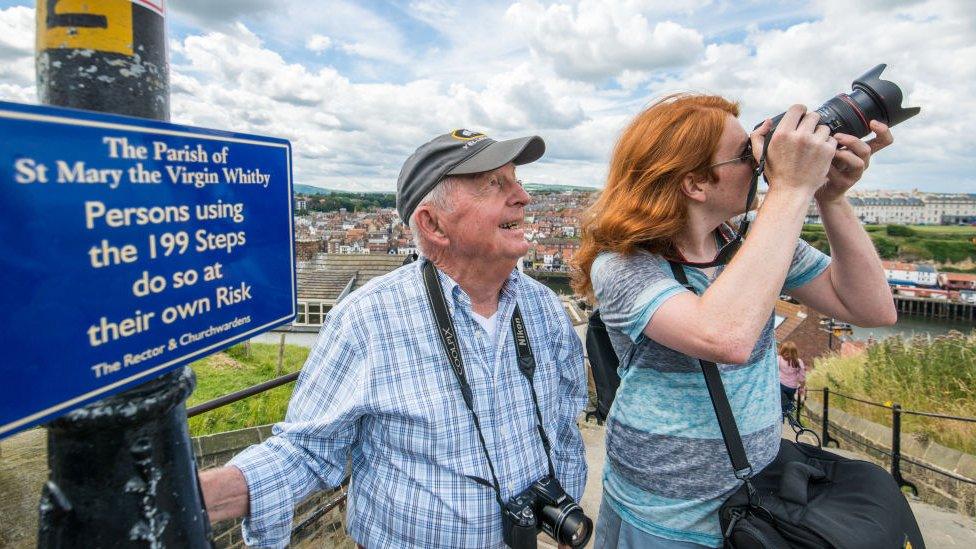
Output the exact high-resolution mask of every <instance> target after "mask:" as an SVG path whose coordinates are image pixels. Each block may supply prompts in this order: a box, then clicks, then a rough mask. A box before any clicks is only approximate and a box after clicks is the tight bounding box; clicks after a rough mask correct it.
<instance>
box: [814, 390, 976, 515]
mask: <svg viewBox="0 0 976 549" xmlns="http://www.w3.org/2000/svg"><path fill="white" fill-rule="evenodd" d="M807 391H808V393H810V392H814V391H820V392H821V393H822V395H823V397H822V398H823V408H822V410H821V414H820V421H821V435H820V439H821V440H822V441H823V445H824V447H827V446H828V445H829V444H830V443H831V442H833V443H834V446H835V447H837V448H840V442H839V441H838V440H837V439H836V438H834V437H832V436H830V432H829V430H828V427H829V425H830V396H831V395H834V396H836V397H840V398H844V399H847V400H852V401H855V402H860V403H861V404H866V405H868V406H875V407H877V408H883V409H890V410H891V451H890V452H889V451H886V450H884V449H882V448H878V447H876V446H873V445H871V444H868V443H866V442H860V441H858V444H860V445H862V446H864V447H866V448H868V449H870V450H873V451H875V452H877V453H879V454H881V455H883V456H887V457H889V458H891V476H892V477H894V479H895V481H897V482H898V485H899V486H902V487H907V488H910V489H911V490H912V492H914V494H915V495H916V496H917V495H918V487H916V486H915V484H913V483H911V482H909V481H907V480H905V478H904V477H903V476H902V474H901V462H902V461H905V462H908V463H911V464H912V465H915V466H916V467H921V468H923V469H926V470H929V471H932V472H933V473H937V474H940V475H944V476H947V477H949V478H952V479H954V480H957V481H959V482H964V483H967V484H972V485H976V480H973V479H970V478H966V477H963V476H960V475H957V474H955V473H953V472H951V471H944V470H942V469H938V468H936V467H932V466H931V465H927V464H925V463H920V462H919V461H916V460H914V459H911V458H909V457H906V456H904V455H903V454H902V452H901V419H902V416H903V415H914V416H924V417H930V418H935V419H947V420H951V421H962V422H966V423H976V418H974V417H961V416H950V415H946V414H936V413H933V412H921V411H918V410H905V409H903V408H902V407H901V405H900V404H898V403H894V402H892V403H888V402H874V401H870V400H865V399H863V398H858V397H855V396H851V395H845V394H844V393H840V392H838V391H831V390H830V388H829V387H824V388H822V389H808V390H807ZM801 408H802V406H797V407H796V418H797V421H799V420H800V409H801Z"/></svg>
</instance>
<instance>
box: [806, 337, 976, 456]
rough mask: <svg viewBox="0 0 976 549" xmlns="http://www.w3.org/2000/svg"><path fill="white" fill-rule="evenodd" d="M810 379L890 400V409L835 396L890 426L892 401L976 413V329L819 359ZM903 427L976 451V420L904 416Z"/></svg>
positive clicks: (890, 341)
mask: <svg viewBox="0 0 976 549" xmlns="http://www.w3.org/2000/svg"><path fill="white" fill-rule="evenodd" d="M807 383H808V386H809V387H813V388H820V387H824V386H827V387H829V388H830V389H831V390H832V391H839V392H841V393H844V394H848V395H851V396H854V397H858V398H861V399H864V400H870V401H874V402H881V403H885V404H886V406H888V408H879V407H876V406H869V405H866V404H861V403H858V402H854V401H851V400H848V399H845V398H841V397H835V398H832V399H830V405H831V407H835V406H836V407H839V408H841V409H843V410H845V411H847V412H850V413H852V414H855V415H857V416H860V417H863V418H865V419H869V420H871V421H873V422H875V423H880V424H883V425H887V426H889V427H890V426H891V410H890V407H891V405H892V404H893V403H898V404H900V405H901V407H902V409H904V410H914V411H920V412H933V413H938V414H946V415H953V416H963V417H976V331H973V332H972V333H970V334H968V335H966V334H962V333H959V332H950V333H949V334H948V335H945V336H938V337H928V336H916V337H914V338H910V339H906V338H901V337H890V338H886V339H884V340H882V341H880V342H877V343H874V344H872V345H871V346H869V347H868V348H867V350H866V351H865V352H864V353H861V354H858V355H855V356H846V357H841V356H836V355H833V356H828V357H826V358H823V359H818V360H817V361H816V368H815V369H814V371H813V372H811V374H810V376H809V380H808V382H807ZM811 396H812V397H813V398H817V393H816V392H814V393H811ZM902 432H903V434H904V433H914V434H915V435H916V436H917V437H919V438H920V439H923V440H924V439H928V440H933V441H935V442H938V443H939V444H942V445H944V446H948V447H950V448H955V449H957V450H961V451H963V452H966V453H970V454H976V423H966V422H961V421H953V420H947V419H937V418H928V417H921V416H914V415H903V416H902Z"/></svg>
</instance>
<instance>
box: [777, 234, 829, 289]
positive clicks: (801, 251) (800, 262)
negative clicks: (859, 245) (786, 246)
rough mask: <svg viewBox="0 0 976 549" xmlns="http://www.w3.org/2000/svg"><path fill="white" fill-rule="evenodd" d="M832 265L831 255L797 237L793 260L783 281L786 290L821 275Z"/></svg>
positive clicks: (797, 286)
mask: <svg viewBox="0 0 976 549" xmlns="http://www.w3.org/2000/svg"><path fill="white" fill-rule="evenodd" d="M828 265H830V256H829V255H827V254H825V253H823V252H821V251H820V250H818V249H816V248H814V247H813V246H811V245H810V244H808V243H807V242H806V241H805V240H803V239H797V241H796V250H795V251H794V252H793V262H792V263H791V264H790V270H789V272H788V273H787V274H786V281H785V282H784V283H783V289H784V290H793V289H795V288H799V287H800V286H803V285H804V284H806V283H807V282H810V281H811V280H813V279H814V278H817V276H819V275H820V273H822V272H824V271H825V270H826V269H827V266H828Z"/></svg>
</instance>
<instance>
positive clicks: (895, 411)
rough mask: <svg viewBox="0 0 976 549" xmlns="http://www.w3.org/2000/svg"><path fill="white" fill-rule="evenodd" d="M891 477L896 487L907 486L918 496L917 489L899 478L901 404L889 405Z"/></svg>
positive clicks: (902, 478)
mask: <svg viewBox="0 0 976 549" xmlns="http://www.w3.org/2000/svg"><path fill="white" fill-rule="evenodd" d="M891 476H892V477H894V479H895V482H897V483H898V486H907V487H909V488H911V489H912V491H913V492H914V493H915V495H916V496H917V495H918V488H917V487H916V486H915V485H914V484H912V483H911V482H908V481H907V480H905V479H904V477H902V476H901V404H892V405H891Z"/></svg>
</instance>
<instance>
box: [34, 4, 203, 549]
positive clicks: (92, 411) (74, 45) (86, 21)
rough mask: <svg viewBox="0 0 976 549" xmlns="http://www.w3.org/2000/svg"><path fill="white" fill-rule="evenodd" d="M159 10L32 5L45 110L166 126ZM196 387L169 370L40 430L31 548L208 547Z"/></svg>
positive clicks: (187, 373) (189, 376)
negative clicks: (195, 447) (44, 472)
mask: <svg viewBox="0 0 976 549" xmlns="http://www.w3.org/2000/svg"><path fill="white" fill-rule="evenodd" d="M62 4H63V5H62ZM154 6H156V7H154ZM162 6H163V3H162V2H159V3H158V4H157V3H154V2H111V3H109V2H72V3H67V2H59V1H58V0H38V2H37V52H36V70H37V94H38V97H39V98H40V100H41V102H42V103H46V104H50V105H58V106H64V107H74V108H80V109H88V110H95V111H103V112H112V113H118V114H125V115H130V116H139V117H144V118H152V119H156V120H168V119H169V75H168V71H169V69H168V65H167V58H166V38H165V24H164V23H165V20H164V14H163V7H162ZM194 386H195V378H194V375H193V372H192V371H191V370H190V369H189V368H185V369H183V370H178V371H173V372H169V373H168V374H166V375H164V376H162V377H160V378H158V379H155V380H153V381H150V382H148V383H146V384H144V385H142V386H139V387H137V388H135V389H131V390H129V391H127V392H125V393H121V394H118V395H114V396H111V397H108V398H106V399H103V400H101V401H98V402H95V403H93V404H89V405H87V406H85V407H83V408H80V409H77V410H74V411H73V412H71V413H69V414H67V415H65V416H63V417H61V418H59V419H57V420H55V421H52V422H51V423H49V424H48V425H47V430H48V466H49V480H48V482H47V483H46V484H45V486H44V489H43V492H42V494H41V501H40V506H39V511H40V524H39V531H38V547H45V548H46V547H140V548H142V547H147V546H148V547H164V546H166V547H190V548H197V547H208V546H211V545H212V544H211V542H210V538H211V534H210V524H209V520H208V519H207V515H206V511H205V510H204V508H203V498H202V496H201V492H200V488H199V485H198V482H197V475H196V464H195V463H194V459H193V452H192V449H191V446H190V438H189V433H188V426H187V421H186V407H185V401H186V397H187V396H188V395H189V394H190V393H191V392H192V391H193V388H194Z"/></svg>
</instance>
